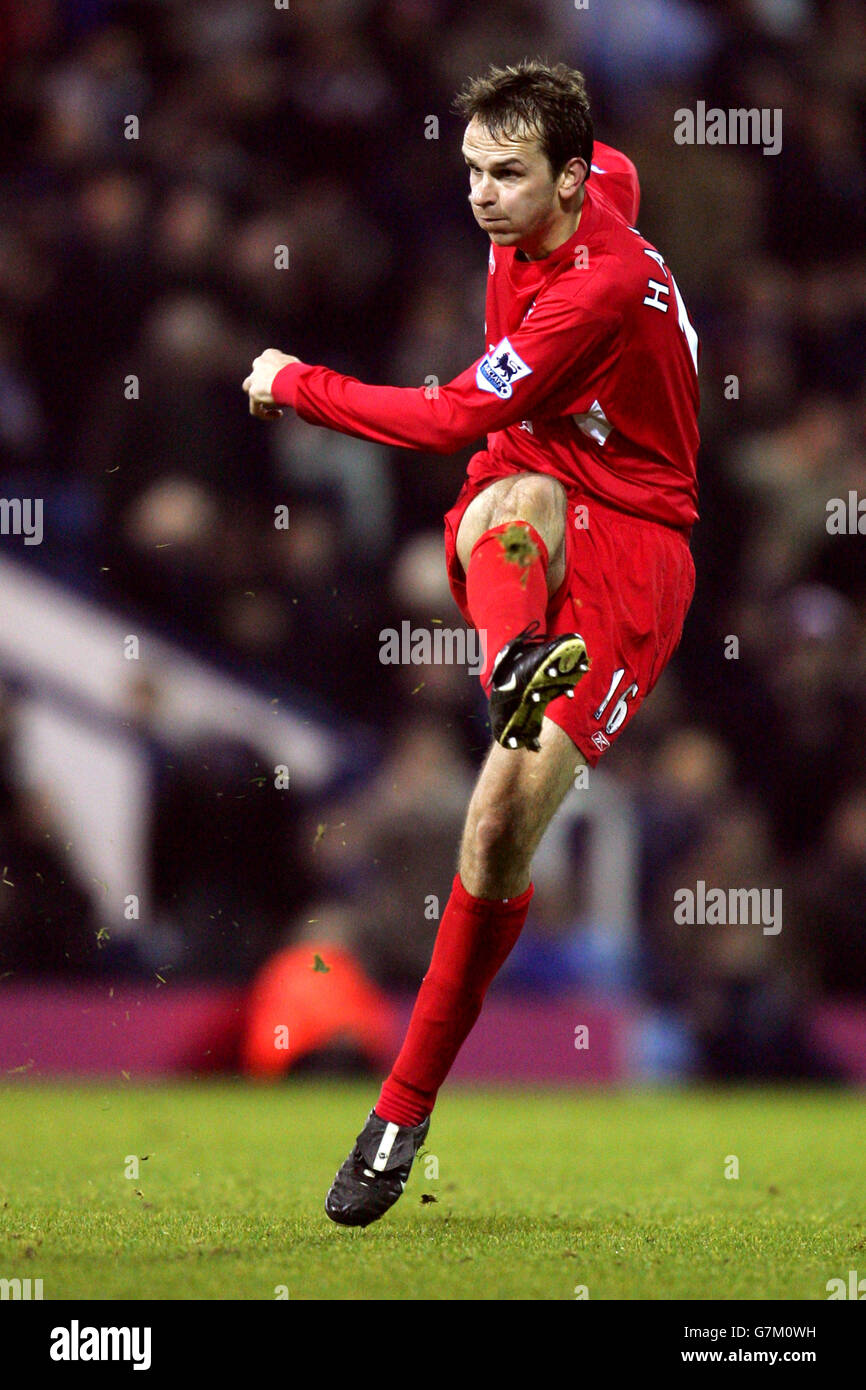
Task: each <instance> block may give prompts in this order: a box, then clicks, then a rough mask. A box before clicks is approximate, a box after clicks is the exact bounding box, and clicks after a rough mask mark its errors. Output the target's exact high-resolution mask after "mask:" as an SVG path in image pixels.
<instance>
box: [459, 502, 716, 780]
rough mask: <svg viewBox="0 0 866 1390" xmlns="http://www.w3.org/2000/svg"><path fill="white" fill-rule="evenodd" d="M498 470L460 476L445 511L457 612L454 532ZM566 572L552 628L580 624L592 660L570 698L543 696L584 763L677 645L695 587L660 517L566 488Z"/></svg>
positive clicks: (676, 537) (675, 534)
mask: <svg viewBox="0 0 866 1390" xmlns="http://www.w3.org/2000/svg"><path fill="white" fill-rule="evenodd" d="M495 481H496V477H495V476H491V477H487V478H482V479H479V480H474V479H467V480H466V482H465V483H464V485H463V488H462V490H461V492H460V495H459V497H458V498H457V501H456V502H455V504H454V506H453V507H452V508H451V510H450V511H449V512H447V513H446V516H445V559H446V564H447V567H448V581H449V583H450V585H451V592H452V594H453V595H454V598H455V601H456V603H457V606H458V608H459V609H460V612H461V613H462V614H463V617H464V618H465V619H466V621H467V623H469V625H470V627H474V626H475V624H474V623H473V621H472V615H471V614H470V612H469V609H468V607H467V606H466V578H465V575H464V573H463V567H462V565H461V564H460V561H459V559H458V558H457V531H458V528H459V526H460V522H461V520H462V519H463V513H464V512H465V510H466V508H467V507H468V506H469V503H470V502H471V501H472V499H473V498H474V497H477V495H478V493H479V492H483V491H484V489H485V488H486V487H489V485H490V483H492V482H495ZM565 535H566V559H565V578H564V579H563V581H562V584H561V585H560V587H559V589H558V590H557V592H556V593H555V594H553V595H552V596H551V597H550V599H549V601H548V605H547V618H546V628H547V632H548V633H549V634H550V635H551V636H554V637H555V636H557V635H558V634H559V633H564V632H579V633H580V635H581V637H582V638H583V639H584V641H585V642H586V649H587V652H588V654H589V659H590V669H589V671H588V673H587V674H586V675H585V676H584V677H583V679H582V680H581V681H579V682H578V684H577V685H576V686H575V690H574V698H573V699H571V700H569V699H567V698H566V697H565V696H564V695H560V696H559V697H558V699H556V700H551V702H550V704H549V705H548V707H547V711H546V714H547V717H548V718H549V719H552V720H553V721H554V723H555V724H558V725H559V727H560V728H561V729H564V730H565V732H566V733H567V734H568V736H569V738H570V739H571V740H572V742H573V743H574V744H575V745H576V746H577V748H579V750H580V752H581V753H582V754H583V756H584V757H585V758H586V760H587V762H588V763H589V765H590V766H591V767H595V765H596V763H597V762H598V760H599V758H600V757H601V755H602V753H604V752H606V751H607V749H608V748H610V746H611V744H612V743H613V742H614V741H615V740H616V739H617V738H618V737H619V735H620V734H621V733H622V731H623V729H624V728H625V727H626V725H627V724H628V723H629V722H630V721H631V719H632V718H633V717H634V714H635V711H636V710H637V708H638V706H639V705H640V704H641V701H642V700H643V699H644V698H645V697H646V696H647V695H648V694H649V692H650V691H651V690H652V688H653V686H654V685H655V683H656V681H657V680H658V678H659V676H660V675H661V673H662V671H663V670H664V668H665V666H666V665H667V663H668V662H669V661H670V659H671V657H672V656H673V654H674V652H675V651H676V649H677V647H678V645H679V641H680V637H681V636H682V630H683V623H684V622H685V617H686V613H687V612H688V610H689V604H690V603H691V601H692V595H693V593H694V589H695V567H694V562H693V561H692V555H691V551H690V550H689V544H688V541H687V540H686V539H685V537H684V536H683V535H682V534H681V533H680V532H679V531H675V530H673V529H672V528H671V527H669V526H663V525H662V524H661V523H660V522H655V521H644V520H642V519H641V518H640V517H634V516H628V515H626V513H624V512H618V511H614V510H613V508H611V507H606V506H604V505H603V503H601V502H597V501H595V500H594V499H592V498H589V497H582V496H580V494H578V493H577V492H573V493H569V494H568V514H567V524H566V528H565Z"/></svg>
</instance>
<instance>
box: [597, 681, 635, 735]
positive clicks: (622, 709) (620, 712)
mask: <svg viewBox="0 0 866 1390" xmlns="http://www.w3.org/2000/svg"><path fill="white" fill-rule="evenodd" d="M624 675H625V667H624V666H621V667H620V668H619V670H618V671H614V673H613V676H612V677H611V682H610V685H609V686H608V690H607V694H606V695H605V697H604V699H603V700H602V702H601V704H600V705H599V707H598V709H597V710H596V711H595V714H594V715H593V716H592V717H593V719H596V720H599V719H601V718H602V716H603V715H604V712H605V710H606V709H607V707H608V705H609V704H610V702H611V700H612V699H613V697H614V695H616V693H617V690H618V688H619V684H620V681H621V680H622V678H623V676H624ZM636 694H637V681H632V683H631V685H629V686H627V687H626V689H625V690H623V691H622V693H621V694H620V695H619V698H618V699H617V702H616V704H615V705H614V707H613V709H612V710H611V711H610V714H609V715H608V717H607V723H606V724H605V726H604V732H605V733H606V734H615V733H616V731H617V729H618V728H619V727H620V725H621V724H622V723H623V721H624V720H625V718H626V716H627V714H628V702H629V698H630V696H632V695H636Z"/></svg>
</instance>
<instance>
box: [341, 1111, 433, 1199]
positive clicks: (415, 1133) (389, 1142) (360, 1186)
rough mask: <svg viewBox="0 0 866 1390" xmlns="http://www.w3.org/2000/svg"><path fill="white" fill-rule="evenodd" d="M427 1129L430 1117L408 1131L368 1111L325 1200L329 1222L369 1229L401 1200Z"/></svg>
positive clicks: (406, 1128) (407, 1128) (406, 1127)
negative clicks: (364, 1121)
mask: <svg viewBox="0 0 866 1390" xmlns="http://www.w3.org/2000/svg"><path fill="white" fill-rule="evenodd" d="M429 1128H430V1116H429V1115H428V1116H427V1118H426V1119H425V1120H422V1122H421V1124H420V1125H416V1126H415V1127H414V1128H409V1127H408V1126H404V1125H395V1124H391V1123H390V1121H388V1120H383V1119H382V1118H381V1117H380V1116H379V1115H377V1114H376V1112H375V1110H371V1111H370V1114H369V1115H368V1116H367V1123H366V1124H365V1126H364V1128H363V1129H362V1130H361V1133H360V1134H359V1135H358V1138H357V1139H356V1141H355V1147H354V1149H353V1150H352V1152H351V1153H350V1154H349V1157H348V1158H347V1159H346V1161H345V1163H344V1164H343V1166H342V1168H341V1169H340V1171H339V1172H338V1173H337V1176H336V1177H335V1178H334V1181H333V1183H332V1185H331V1190H330V1192H329V1193H328V1195H327V1197H326V1198H325V1211H326V1212H327V1214H328V1216H330V1218H331V1220H332V1221H336V1222H337V1223H338V1224H339V1225H340V1226H369V1225H370V1222H371V1221H378V1220H379V1217H380V1216H384V1215H385V1212H386V1211H387V1210H388V1208H389V1207H393V1205H394V1203H395V1202H396V1200H397V1198H398V1197H399V1196H401V1194H402V1192H403V1188H404V1187H405V1186H406V1181H407V1179H408V1177H409V1172H410V1170H411V1167H412V1164H413V1163H414V1161H415V1155H416V1154H417V1152H418V1150H419V1149H420V1147H421V1145H422V1144H423V1143H424V1140H425V1139H426V1137H427V1131H428V1129H429Z"/></svg>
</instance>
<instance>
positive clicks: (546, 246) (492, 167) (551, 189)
mask: <svg viewBox="0 0 866 1390" xmlns="http://www.w3.org/2000/svg"><path fill="white" fill-rule="evenodd" d="M463 158H464V159H465V161H466V164H467V166H468V168H469V203H470V206H471V208H472V212H473V214H474V216H475V220H476V221H477V223H478V225H479V226H480V227H483V228H484V230H485V232H487V234H488V236H489V237H490V240H491V241H492V242H493V243H494V244H495V245H496V246H518V247H520V248H521V249H522V250H524V251H526V252H527V254H529V255H533V254H546V252H547V251H549V250H551V249H553V248H552V246H551V245H550V242H551V240H552V239H553V240H554V242H555V240H556V230H557V227H558V224H560V223H561V222H562V220H563V219H564V218H565V217H567V216H568V213H569V210H571V209H572V204H573V203H575V201H577V202H578V203H579V201H580V200H579V199H577V200H576V199H575V195H576V194H577V193H578V192H579V188H580V184H581V182H582V178H583V172H584V170H585V165H584V163H583V161H582V160H572V161H571V163H570V165H569V166H568V167H567V169H566V171H565V172H564V173H562V174H560V175H558V176H557V177H554V175H553V172H552V170H551V168H550V163H549V161H548V159H547V156H546V154H544V152H543V150H542V149H541V147H540V146H539V143H538V140H537V138H536V137H535V136H530V137H527V138H525V139H506V138H505V137H504V136H497V137H496V138H494V137H493V136H492V135H490V133H489V132H488V131H487V129H486V128H485V126H483V125H481V124H480V123H479V121H478V120H477V119H476V120H472V121H470V123H469V125H468V126H467V127H466V134H465V135H464V137H463ZM569 234H570V233H569ZM562 239H563V240H564V239H565V238H564V237H563V238H562Z"/></svg>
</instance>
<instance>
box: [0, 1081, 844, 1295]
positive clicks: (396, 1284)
mask: <svg viewBox="0 0 866 1390" xmlns="http://www.w3.org/2000/svg"><path fill="white" fill-rule="evenodd" d="M375 1094H376V1088H375V1086H374V1085H372V1084H370V1085H365V1086H359V1085H357V1084H351V1085H350V1084H344V1083H336V1082H335V1083H328V1082H320V1081H315V1082H312V1081H310V1082H301V1081H293V1082H288V1083H285V1084H283V1085H279V1086H276V1087H270V1086H251V1085H248V1084H244V1083H242V1082H240V1081H229V1082H225V1081H221V1082H213V1081H207V1082H205V1081H202V1082H193V1083H188V1082H185V1083H183V1084H166V1085H154V1086H138V1085H135V1084H133V1083H127V1082H121V1083H119V1084H114V1083H111V1084H105V1085H103V1084H91V1085H87V1086H85V1085H76V1086H70V1087H60V1086H57V1085H47V1084H40V1083H38V1082H29V1083H22V1084H19V1085H13V1084H11V1083H10V1084H8V1085H7V1086H6V1087H5V1088H3V1089H2V1090H0V1117H2V1118H0V1278H6V1279H11V1278H16V1277H17V1278H22V1279H23V1278H30V1279H31V1280H33V1279H39V1278H41V1279H42V1281H43V1296H44V1298H45V1299H46V1300H47V1299H97V1298H98V1299H105V1298H107V1299H145V1298H146V1299H150V1298H154V1299H273V1298H275V1297H278V1296H283V1297H285V1296H286V1292H287V1294H288V1297H289V1298H292V1299H356V1300H358V1299H369V1298H375V1299H382V1298H386V1299H442V1300H452V1299H494V1300H496V1299H544V1300H547V1299H569V1300H571V1299H574V1298H575V1297H576V1296H577V1295H576V1290H578V1289H579V1288H580V1287H581V1286H584V1287H585V1288H586V1290H587V1294H588V1297H589V1298H590V1299H651V1300H665V1299H679V1298H685V1299H722V1300H724V1299H775V1298H780V1299H800V1298H803V1299H826V1297H827V1292H826V1285H827V1281H828V1280H829V1279H831V1278H837V1277H841V1278H844V1279H847V1276H848V1271H849V1270H851V1269H859V1270H861V1271H862V1273H863V1274H866V1224H864V1223H866V1209H864V1207H863V1193H864V1191H866V1146H864V1142H863V1140H864V1127H863V1102H862V1099H861V1098H860V1097H859V1096H858V1095H857V1094H856V1093H852V1092H846V1091H824V1090H820V1089H804V1090H800V1089H798V1090H793V1089H792V1090H788V1091H781V1090H764V1089H761V1090H755V1091H723V1090H719V1091H710V1090H696V1091H690V1090H682V1091H680V1090H675V1091H636V1092H633V1091H620V1092H612V1093H598V1092H590V1091H586V1092H574V1091H571V1092H567V1091H548V1092H521V1091H484V1092H480V1091H468V1090H464V1091H461V1090H458V1089H454V1090H452V1091H448V1092H446V1093H445V1094H443V1096H442V1098H441V1101H440V1104H439V1107H438V1108H437V1111H436V1114H435V1116H434V1123H433V1126H432V1128H431V1133H430V1136H429V1138H428V1143H427V1148H426V1150H425V1154H424V1155H423V1156H422V1158H421V1159H420V1161H419V1162H418V1163H417V1164H416V1168H415V1171H414V1172H413V1175H412V1178H411V1179H410V1182H409V1185H408V1187H407V1189H406V1192H405V1194H404V1196H403V1198H402V1199H401V1200H400V1202H399V1203H398V1204H397V1206H396V1207H395V1208H394V1209H393V1210H392V1211H391V1212H390V1213H389V1214H388V1215H387V1216H386V1217H385V1218H384V1219H383V1220H382V1221H381V1222H379V1223H378V1224H377V1225H374V1226H371V1227H369V1228H368V1229H367V1230H366V1231H350V1230H344V1229H341V1228H338V1227H336V1226H333V1225H332V1224H331V1223H330V1222H329V1221H328V1220H327V1218H326V1217H325V1215H324V1213H323V1210H322V1202H323V1199H324V1195H325V1191H326V1190H327V1187H328V1185H329V1183H330V1181H331V1178H332V1176H333V1174H334V1171H335V1169H336V1168H337V1166H338V1164H339V1163H340V1162H341V1161H342V1159H343V1158H344V1157H345V1154H346V1153H347V1151H348V1148H349V1145H350V1143H351V1141H352V1139H353V1137H354V1135H355V1134H356V1133H357V1132H358V1130H359V1129H360V1128H361V1125H362V1124H363V1121H364V1117H365V1115H366V1112H367V1109H368V1108H369V1105H370V1104H371V1103H372V1100H373V1099H375ZM131 1158H135V1159H137V1160H138V1177H137V1178H136V1177H135V1176H134V1172H135V1163H132V1162H130V1159H131ZM734 1160H736V1164H735V1162H734ZM736 1165H738V1169H739V1177H733V1176H727V1177H726V1172H727V1173H730V1174H733V1172H734V1171H735V1167H736ZM437 1167H438V1176H437ZM127 1173H130V1174H132V1175H131V1176H127ZM424 1195H426V1196H427V1198H428V1200H426V1201H422V1196H424ZM430 1197H433V1198H435V1201H430V1200H429V1198H430Z"/></svg>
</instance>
